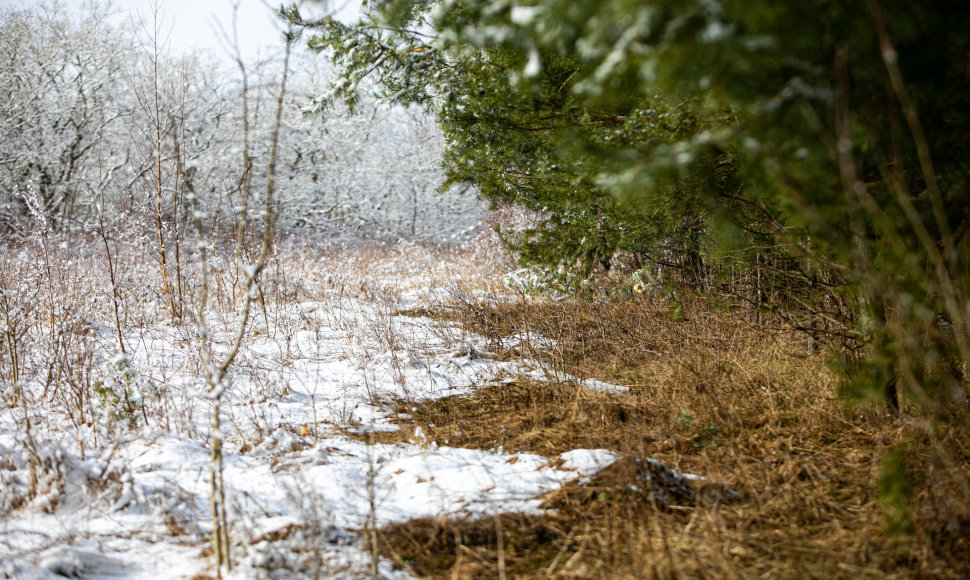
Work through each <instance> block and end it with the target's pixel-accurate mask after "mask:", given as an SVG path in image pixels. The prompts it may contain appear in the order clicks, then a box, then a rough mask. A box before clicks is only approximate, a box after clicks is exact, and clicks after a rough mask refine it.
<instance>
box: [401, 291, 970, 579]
mask: <svg viewBox="0 0 970 580" xmlns="http://www.w3.org/2000/svg"><path fill="white" fill-rule="evenodd" d="M425 314H427V313H425ZM431 314H435V315H437V316H439V317H440V318H446V319H449V320H458V321H460V322H461V323H462V324H464V325H465V326H466V327H467V328H469V329H470V330H474V331H476V332H479V333H481V334H483V335H485V336H488V337H491V338H494V339H499V338H502V337H505V336H509V335H513V334H517V333H521V332H523V331H529V332H531V333H536V334H541V335H542V336H545V337H548V338H550V339H553V340H554V341H555V344H556V346H555V347H554V348H550V349H542V348H538V347H534V346H531V347H530V346H526V347H524V348H522V349H521V350H520V351H519V352H509V351H506V352H504V353H500V356H502V357H515V356H525V357H530V358H537V359H539V360H542V361H544V362H545V363H547V364H550V365H554V366H556V367H558V368H560V369H561V370H563V371H566V372H568V373H570V374H572V375H576V376H581V377H595V378H599V379H603V380H609V381H613V382H616V383H619V384H623V385H626V386H629V387H630V390H629V392H627V393H621V394H607V393H596V392H592V391H589V390H587V389H584V388H582V387H579V386H576V385H572V384H568V383H564V384H548V383H537V382H535V381H528V380H524V379H520V380H516V381H513V382H511V383H509V384H504V385H494V386H490V387H485V388H482V389H480V390H479V391H477V392H476V393H474V394H472V395H470V396H467V397H449V398H445V399H440V400H436V401H427V402H424V403H420V404H418V405H417V406H416V407H415V406H414V405H413V403H412V404H411V405H410V406H409V408H408V411H409V412H410V417H411V418H410V419H408V420H402V423H403V425H402V427H403V428H402V430H401V433H403V435H395V434H390V435H386V436H385V437H388V438H391V439H393V438H394V437H398V438H401V437H404V438H406V437H407V435H408V434H410V433H413V430H414V427H415V426H417V425H419V426H421V427H422V429H423V430H424V432H425V434H426V435H427V437H428V439H429V440H434V441H436V442H437V443H438V444H441V445H445V444H447V445H453V446H464V447H476V448H485V449H490V448H495V447H497V446H499V445H501V446H502V447H503V448H504V449H505V450H506V451H529V452H533V453H540V454H543V455H548V456H552V457H555V456H556V455H557V454H558V453H560V452H562V451H566V450H568V449H573V448H578V447H585V448H607V449H612V450H615V451H618V452H619V453H621V454H623V455H624V456H626V457H627V458H636V457H645V456H649V457H654V458H656V459H658V460H660V461H663V462H664V463H666V464H667V465H669V466H671V467H673V468H675V469H678V470H681V471H686V472H692V473H698V474H703V475H704V476H705V477H707V478H709V480H711V481H723V482H725V483H726V484H727V485H728V486H729V487H730V488H732V489H734V490H736V491H738V492H740V493H742V494H743V496H744V498H745V501H743V502H741V503H724V502H716V501H715V502H705V501H701V500H700V499H698V500H696V501H694V502H693V503H690V502H688V504H687V505H680V506H673V507H664V506H658V505H656V504H655V503H653V502H651V501H648V500H646V499H644V497H643V496H642V495H637V494H631V493H630V492H629V489H630V486H631V485H634V484H635V483H636V481H635V470H633V469H630V468H629V466H630V465H632V463H631V462H630V461H623V462H620V463H618V464H617V465H615V466H613V467H611V468H609V469H607V470H604V471H603V472H601V473H600V474H598V475H597V476H596V477H594V478H592V479H591V481H589V482H588V483H586V484H582V485H580V484H571V485H568V486H566V487H564V488H563V489H561V490H559V491H557V492H555V493H553V494H550V496H549V497H547V498H545V505H546V507H548V508H550V511H549V512H548V513H547V514H546V515H543V516H522V515H513V514H505V515H502V516H501V517H497V518H486V519H484V520H478V521H437V520H418V521H413V522H407V523H404V524H399V525H394V526H389V527H387V528H385V529H384V530H383V541H382V546H383V550H384V553H385V556H388V557H392V558H395V559H397V560H398V561H400V562H402V563H403V564H404V565H407V566H408V567H410V568H411V569H412V570H413V571H414V572H416V573H417V574H419V575H420V576H423V577H429V578H495V577H500V576H501V575H505V576H506V577H509V578H513V577H515V578H546V577H548V578H647V577H649V578H668V577H669V578H695V577H696V578H722V577H723V578H751V577H769V578H776V577H785V578H787V577H797V578H801V577H860V578H869V577H872V578H882V577H900V578H902V577H905V578H909V577H927V578H930V577H932V578H965V577H970V539H968V538H967V535H968V533H970V506H968V505H967V499H968V498H970V492H968V481H970V427H968V416H967V413H966V410H965V409H959V410H955V411H954V414H953V416H952V417H950V418H949V420H946V421H936V422H934V423H932V424H929V423H926V422H924V421H922V420H921V419H919V418H916V417H913V416H909V415H906V414H905V413H904V415H903V416H902V417H901V418H896V417H893V416H890V415H889V414H888V413H885V412H883V411H882V410H881V409H878V408H853V407H851V406H849V405H848V404H847V403H846V402H844V401H841V400H839V398H838V397H837V395H836V384H837V379H836V376H835V375H834V373H833V372H832V371H831V370H830V369H829V366H828V365H827V364H826V360H827V355H826V354H825V353H823V352H812V351H811V350H810V349H809V348H808V345H807V343H805V342H804V341H801V340H800V339H799V338H798V337H796V336H793V335H791V334H790V333H785V332H770V331H767V330H766V329H765V328H763V327H753V326H752V325H750V324H748V323H747V322H746V321H745V318H744V317H743V316H742V315H740V314H736V313H730V312H720V311H716V310H713V309H711V308H708V307H706V306H705V305H704V304H701V303H686V304H685V306H684V314H685V316H684V317H683V318H681V319H679V320H675V318H678V317H672V316H671V315H670V314H671V313H670V307H669V306H667V305H665V304H663V303H650V302H643V301H635V300H627V301H616V302H611V303H601V302H596V301H582V300H570V301H564V302H546V301H536V300H521V301H518V302H511V303H501V304H497V305H494V304H493V305H486V304H481V303H473V302H472V301H470V300H468V301H464V302H463V303H462V304H459V306H458V307H457V308H449V309H447V310H441V311H439V312H433V313H431ZM403 410H404V409H403V408H402V412H403ZM904 410H905V406H904ZM900 445H905V446H906V449H908V451H909V453H908V455H907V457H908V458H909V466H908V467H909V472H910V475H911V477H912V480H913V485H914V487H913V490H914V491H913V493H912V500H911V502H910V504H909V506H908V508H907V509H908V514H909V519H910V528H909V533H908V534H907V535H903V536H889V535H887V534H886V533H885V530H886V518H885V517H884V509H883V507H882V505H881V503H880V493H879V481H880V473H881V472H882V470H881V465H882V462H883V458H884V457H885V456H886V453H887V451H888V450H889V449H891V448H894V446H896V448H898V446H900ZM904 507H905V506H904ZM498 529H501V531H502V542H498V537H499V536H498V534H497V532H496V530H498Z"/></svg>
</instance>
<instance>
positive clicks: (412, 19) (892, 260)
mask: <svg viewBox="0 0 970 580" xmlns="http://www.w3.org/2000/svg"><path fill="white" fill-rule="evenodd" d="M523 4H524V5H523ZM523 4H519V3H515V2H510V1H506V0H497V1H496V0H453V1H441V2H434V1H431V0H377V1H373V2H366V3H365V5H364V8H363V19H362V20H361V21H360V22H359V23H357V24H355V25H351V26H348V25H344V24H340V23H338V22H335V21H332V20H326V21H323V22H319V23H315V24H316V27H317V30H318V35H317V36H316V37H315V38H314V40H313V41H312V46H315V47H317V48H320V49H324V48H329V49H332V50H333V55H334V58H335V59H336V61H337V62H338V63H339V64H341V66H342V68H343V71H344V80H345V83H344V85H343V86H342V87H341V88H342V89H343V91H344V93H345V95H346V96H349V97H350V98H351V100H352V98H353V91H354V89H355V88H356V87H357V86H358V85H359V83H360V82H361V81H362V80H363V79H364V78H365V77H367V76H369V75H374V76H376V78H377V79H378V80H379V84H380V87H381V91H382V92H383V95H384V96H385V97H386V98H389V99H392V100H397V101H401V102H407V103H414V102H420V103H425V104H427V105H428V106H429V107H430V108H432V109H433V110H434V111H435V112H436V114H437V115H438V118H439V121H440V123H441V125H442V128H443V129H444V131H445V134H446V140H447V141H446V143H447V148H448V149H447V153H446V156H447V158H446V164H447V171H448V174H449V176H450V177H451V179H452V180H460V181H470V182H473V183H475V184H477V185H478V186H479V187H480V188H481V191H482V194H483V195H484V196H485V197H487V198H489V199H493V200H498V201H511V202H514V203H517V204H520V205H522V206H524V207H527V208H530V209H534V210H536V211H539V212H540V213H541V215H542V216H543V217H544V218H545V221H544V222H543V223H542V224H541V225H540V226H539V227H538V228H536V229H535V230H533V231H531V232H527V233H526V235H525V236H524V237H523V238H520V242H519V249H520V250H521V251H522V253H523V256H524V257H526V258H527V259H532V260H540V261H544V262H545V263H548V264H560V265H567V266H571V265H575V264H576V263H577V262H578V263H579V265H580V266H581V270H582V271H584V272H586V271H588V270H589V269H590V268H591V267H592V266H593V265H595V264H597V263H598V264H603V265H607V264H609V263H610V262H611V260H613V259H614V258H615V257H616V256H617V252H618V251H626V252H630V253H633V254H635V255H637V256H640V257H641V258H644V259H646V260H653V261H655V262H657V263H661V262H665V261H666V262H674V263H675V264H673V265H677V266H678V267H680V268H681V269H682V271H685V272H691V273H692V275H693V277H694V278H695V280H696V279H697V277H698V273H699V272H701V271H702V270H703V267H704V265H705V264H706V263H709V262H710V261H712V260H714V261H716V260H723V259H724V257H725V256H731V257H733V258H737V259H740V260H741V261H742V263H743V264H745V265H747V266H748V267H750V268H752V269H757V270H758V272H759V273H760V272H762V271H763V272H766V273H769V274H771V277H772V279H773V281H774V282H776V283H777V284H776V286H775V287H776V288H780V289H782V291H776V296H775V297H774V298H773V302H772V303H773V304H776V305H778V306H780V307H782V312H787V313H791V312H794V311H800V312H801V313H802V314H806V313H807V317H803V318H800V319H798V320H797V321H796V324H797V325H801V326H803V327H807V328H810V329H811V330H812V331H814V332H816V333H818V332H822V331H827V332H830V333H831V334H832V335H833V336H840V337H842V338H844V339H848V340H851V341H852V342H853V343H854V344H856V345H863V346H866V347H867V348H863V349H862V351H861V352H863V353H865V358H864V360H862V361H848V360H847V361H846V369H847V377H848V378H849V380H848V381H847V385H848V386H849V387H851V390H855V391H858V392H860V393H864V392H873V391H877V390H881V389H882V388H883V386H885V385H888V387H887V390H886V393H887V394H888V395H889V396H890V400H891V401H894V400H895V388H896V385H897V384H901V385H903V386H904V387H906V390H907V392H908V393H909V394H910V395H912V397H913V400H915V401H917V402H918V403H919V404H920V405H922V406H923V408H928V409H930V408H932V409H939V408H940V407H939V405H941V404H944V403H946V402H947V401H952V400H953V398H954V397H956V398H963V397H966V396H967V388H966V385H967V377H966V362H967V360H968V359H970V339H968V335H970V293H968V287H970V264H968V258H967V256H970V251H968V250H970V247H968V246H970V228H968V225H967V224H968V212H970V203H968V202H970V199H968V197H970V196H968V194H967V184H968V172H970V165H968V163H970V162H968V156H967V150H966V149H967V142H968V140H967V130H968V127H970V123H968V122H967V121H968V119H967V115H968V114H970V106H968V105H970V103H968V102H967V101H968V92H967V90H966V89H967V87H968V86H970V58H968V57H970V54H968V52H970V51H968V43H970V40H968V37H967V36H966V35H965V33H964V31H965V30H966V29H967V25H968V24H970V7H968V6H967V5H965V4H964V3H959V2H956V1H955V0H941V1H937V2H931V3H919V4H915V3H908V2H903V1H902V0H871V1H870V2H866V3H849V4H846V3H841V2H834V1H830V0H813V1H811V2H802V3H787V4H786V3H782V4H778V3H775V2H768V1H766V0H755V1H754V2H751V1H745V2H741V1H738V0H720V1H719V0H700V1H698V2H678V1H674V0H651V1H649V2H641V1H633V0H596V1H593V0H543V1H542V2H528V1H527V2H524V3H523ZM290 16H291V17H293V18H297V17H298V15H297V14H296V13H295V12H291V13H290ZM674 258H676V259H674ZM760 290H761V288H760V287H759V292H758V295H759V296H761V295H762V294H761V292H760ZM786 298H787V299H788V301H787V303H786V302H785V299H786ZM826 304H829V305H831V304H835V305H836V306H837V307H838V308H835V309H834V310H833V309H830V310H829V312H824V309H825V308H826ZM796 305H797V308H795V306H796ZM832 312H836V313H841V318H842V321H843V322H845V321H848V322H850V323H851V324H852V325H853V326H851V327H847V326H842V327H840V326H838V325H835V326H832V325H824V324H822V325H819V324H816V323H817V322H818V321H819V320H822V321H824V320H831V318H832ZM813 317H814V322H813Z"/></svg>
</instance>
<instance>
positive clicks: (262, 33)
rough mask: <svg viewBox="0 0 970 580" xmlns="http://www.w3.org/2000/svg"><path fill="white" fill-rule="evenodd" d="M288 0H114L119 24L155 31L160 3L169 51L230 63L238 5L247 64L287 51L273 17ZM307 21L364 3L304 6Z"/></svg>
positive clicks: (349, 0)
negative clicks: (198, 53)
mask: <svg viewBox="0 0 970 580" xmlns="http://www.w3.org/2000/svg"><path fill="white" fill-rule="evenodd" d="M281 1H282V0H112V2H111V4H112V5H113V6H115V7H116V8H117V10H118V11H119V15H118V21H117V22H118V24H120V25H123V26H128V27H130V26H132V24H131V23H132V22H135V23H137V22H138V19H139V16H140V17H141V18H142V19H143V20H144V22H145V26H146V27H147V28H148V29H149V30H150V29H151V28H152V19H153V16H152V13H153V10H152V6H153V5H154V4H155V3H156V2H157V3H158V5H159V16H160V17H161V20H160V21H161V22H162V26H161V31H162V33H161V38H162V39H163V40H164V39H166V38H167V39H168V45H167V47H166V48H167V49H168V51H169V53H170V54H171V55H173V56H178V55H179V54H181V53H187V52H192V51H194V50H195V49H199V48H202V49H207V50H209V51H211V52H212V53H213V54H214V55H216V56H218V57H219V58H221V59H224V60H228V59H229V58H230V53H229V52H228V51H229V50H231V49H230V48H229V47H227V46H226V44H225V42H224V40H223V38H222V36H223V35H222V33H221V32H219V30H223V31H225V34H227V35H229V38H230V39H231V37H232V21H233V18H232V15H233V5H234V4H236V5H238V12H237V27H238V34H239V43H240V45H241V46H240V48H241V50H242V54H243V57H244V58H245V59H246V60H250V59H253V58H257V57H260V58H265V57H268V56H271V55H272V54H274V53H275V52H277V49H278V48H279V47H280V46H281V40H280V39H281V30H282V28H281V26H280V24H279V23H278V20H277V18H276V17H275V16H274V14H273V7H276V6H278V5H279V4H280V3H281ZM39 3H40V1H39V0H35V1H32V0H0V8H3V7H22V6H32V5H35V4H39ZM61 4H62V5H63V6H66V7H67V8H69V9H71V10H78V9H80V7H81V6H82V5H83V1H82V0H63V1H62V2H61ZM302 4H303V6H302V7H301V11H302V12H303V13H304V15H305V16H317V15H320V14H326V13H327V12H329V11H330V10H333V9H336V10H337V12H338V17H340V18H341V19H349V18H352V17H353V15H354V14H356V10H357V6H358V5H359V4H360V2H359V0H310V1H304V2H302Z"/></svg>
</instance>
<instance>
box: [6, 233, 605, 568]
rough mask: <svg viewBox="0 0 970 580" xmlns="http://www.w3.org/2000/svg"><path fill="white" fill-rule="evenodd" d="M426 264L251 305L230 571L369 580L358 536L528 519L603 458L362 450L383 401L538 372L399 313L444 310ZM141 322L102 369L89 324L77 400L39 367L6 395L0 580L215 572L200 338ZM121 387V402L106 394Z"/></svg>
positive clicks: (221, 333)
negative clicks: (520, 515) (454, 522)
mask: <svg viewBox="0 0 970 580" xmlns="http://www.w3.org/2000/svg"><path fill="white" fill-rule="evenodd" d="M405 253H407V252H399V253H398V258H397V259H398V260H400V259H401V258H402V257H403V255H404V254H405ZM411 253H413V252H411ZM392 258H393V257H392ZM411 258H415V256H411ZM421 259H423V260H424V261H425V262H426V263H425V265H424V266H421V265H420V261H421ZM433 259H434V258H433V257H432V256H430V255H424V256H423V258H422V257H421V256H418V257H417V263H418V266H417V267H416V268H414V271H413V272H411V271H409V270H408V269H407V268H402V267H401V265H400V264H396V265H394V264H390V265H388V264H369V265H367V266H366V267H364V268H357V269H356V270H354V269H353V268H352V267H351V266H349V265H348V264H350V262H348V261H344V262H339V263H330V264H328V263H327V262H326V261H325V260H322V261H320V262H319V263H317V264H316V265H315V266H313V267H312V268H303V269H294V271H293V272H291V274H290V275H291V276H297V277H299V278H300V281H299V284H298V285H299V286H300V287H301V288H302V289H303V290H302V291H300V292H295V293H293V294H294V295H292V296H290V297H288V298H286V299H280V300H276V301H274V300H267V301H266V307H265V309H263V308H262V307H257V308H256V309H255V310H254V317H253V319H252V323H251V325H250V331H249V333H248V337H247V340H246V341H245V343H244V346H243V350H242V352H241V355H240V358H239V359H238V360H237V361H236V363H235V364H234V365H233V366H232V368H231V370H230V374H229V379H228V381H227V385H228V388H227V390H226V393H225V395H224V397H223V398H222V408H221V412H222V426H221V434H222V436H223V438H224V441H225V471H224V479H225V484H226V489H225V493H226V503H227V505H228V506H229V514H228V519H229V522H230V526H231V529H230V537H231V541H232V546H231V555H232V560H233V563H234V567H233V571H232V573H231V577H233V578H266V577H279V578H294V577H320V576H324V577H331V576H336V577H357V576H365V575H367V574H368V570H369V569H370V566H371V556H370V555H369V552H368V550H367V549H366V547H365V541H364V539H363V538H364V534H362V530H365V529H367V526H368V525H373V524H375V523H376V525H377V526H382V525H385V524H388V523H392V522H402V521H406V520H410V519H412V518H418V517H443V518H452V517H462V516H480V515H489V514H495V513H501V512H508V511H520V512H535V511H537V510H539V503H540V502H539V500H538V499H537V498H538V497H539V496H540V495H542V494H544V493H546V492H548V491H550V490H553V489H556V488H557V487H559V486H561V485H562V484H563V483H565V482H567V481H570V480H573V479H575V478H579V477H584V476H587V475H590V474H592V473H594V472H595V471H597V470H598V469H600V468H602V467H604V466H606V465H608V464H610V463H611V462H612V461H614V460H615V459H616V456H615V455H614V454H613V453H611V452H608V451H604V450H573V451H570V452H568V453H564V454H563V455H562V456H561V458H554V457H542V456H537V455H530V454H522V453H520V454H509V453H505V452H503V451H502V449H501V448H498V449H494V450H491V451H481V450H472V449H461V448H454V447H448V446H446V445H441V446H438V445H436V444H435V443H430V444H429V443H428V441H427V440H426V439H425V438H424V437H423V435H422V433H421V432H420V430H418V431H417V432H415V433H413V434H410V435H411V437H410V443H401V444H394V445H384V444H373V445H368V444H366V443H364V442H362V440H366V439H367V437H366V433H367V432H370V431H381V430H394V429H397V426H396V425H395V424H394V423H392V421H391V419H392V418H393V417H392V414H393V413H394V410H393V409H394V404H393V403H394V402H395V401H418V400H422V399H426V398H430V397H442V396H447V395H455V394H461V393H467V392H470V391H471V390H473V389H475V388H476V387H478V386H480V385H484V384H495V383H496V382H499V383H500V382H501V381H503V380H505V379H510V378H512V377H515V376H518V375H522V374H529V375H532V376H536V377H541V376H544V375H545V374H546V373H551V372H552V371H547V370H546V369H544V368H542V367H541V366H540V365H538V364H537V363H534V362H531V361H527V360H526V361H512V362H499V361H495V360H492V359H490V358H488V356H487V353H488V352H489V350H490V349H493V348H495V347H496V346H497V345H495V344H489V342H488V341H486V340H485V339H483V338H482V337H479V336H476V335H472V334H469V333H467V332H464V331H462V330H461V329H459V328H458V327H457V326H454V325H449V324H448V323H443V322H439V321H434V320H431V319H428V318H422V317H414V316H405V315H403V314H401V312H402V311H403V310H405V309H410V310H411V311H412V312H413V311H414V310H413V309H415V308H418V307H422V306H429V305H435V304H441V303H442V302H446V301H448V300H449V296H450V295H452V294H453V293H454V292H456V288H459V287H460V283H461V276H458V275H457V274H455V273H453V272H448V271H447V270H446V269H442V268H440V267H439V266H440V265H435V264H433V263H430V262H428V261H429V260H433ZM392 261H394V260H393V259H392ZM409 272H410V273H409ZM460 291H467V290H460ZM496 299H500V298H496ZM234 312H235V310H233V309H231V308H224V309H222V311H219V309H214V311H213V313H212V315H211V316H210V321H209V323H208V328H207V329H206V332H208V333H209V334H210V336H211V337H212V339H213V340H214V342H215V344H216V345H217V347H216V350H217V352H218V351H219V349H225V348H227V345H228V344H229V342H230V341H231V337H232V335H233V332H234V331H235V328H236V325H237V321H236V319H235V316H236V315H235V314H234ZM146 318H147V319H149V320H154V322H151V323H144V324H142V325H140V326H138V327H132V328H126V329H125V337H124V338H125V343H126V344H127V346H128V349H127V350H128V360H129V361H130V363H129V364H130V368H127V369H126V368H124V363H119V359H117V358H114V359H113V358H112V357H113V355H114V347H113V345H114V344H115V343H116V341H115V339H114V334H113V326H112V323H111V321H110V320H108V319H105V320H88V322H87V324H86V325H85V327H84V328H83V329H80V330H78V331H77V332H79V333H80V334H81V335H82V336H80V337H79V338H78V341H79V344H82V345H84V348H86V349H87V351H86V352H89V353H90V355H89V358H88V359H87V360H90V361H94V362H93V363H90V364H89V365H88V366H89V367H91V368H93V369H94V372H90V373H88V375H86V376H87V378H85V379H84V380H86V381H87V383H86V384H85V383H83V381H81V387H80V390H78V389H79V388H78V387H70V388H69V386H65V387H62V388H57V387H56V386H52V385H47V386H45V384H44V382H43V380H42V379H43V376H41V374H38V375H37V376H35V377H33V379H30V378H28V380H25V381H22V383H21V386H22V388H23V389H24V391H25V395H26V397H25V398H24V399H23V400H22V401H21V402H20V403H15V402H12V401H14V398H13V397H11V396H9V393H5V395H7V396H6V403H5V404H4V406H3V408H2V409H0V508H2V510H3V514H4V518H3V520H2V523H0V577H10V578H56V577H61V576H69V577H75V578H132V579H134V578H192V577H193V576H196V575H199V574H214V570H213V568H212V561H213V558H212V556H211V552H210V542H209V540H208V536H209V534H210V532H211V529H212V518H211V513H210V506H209V501H210V496H211V487H210V486H211V484H210V463H211V460H210V454H211V448H210V447H211V445H210V444H211V440H212V439H211V435H212V432H211V426H210V425H211V410H212V405H213V402H212V400H211V399H210V398H209V397H207V396H206V392H207V390H208V389H207V387H206V386H205V384H204V381H203V378H202V377H203V376H204V372H203V371H204V369H203V368H202V366H203V365H202V363H201V361H202V360H203V359H202V358H201V356H200V352H199V340H198V336H199V333H200V329H199V328H198V327H196V326H192V325H190V324H183V325H173V324H172V322H171V321H170V319H168V318H167V317H166V316H165V315H164V313H163V312H161V311H160V312H159V314H158V315H157V316H154V317H146ZM508 340H512V341H514V340H534V341H541V340H544V339H543V337H510V338H509V339H508ZM81 362H82V361H81V360H80V357H79V360H78V365H79V366H80V365H81ZM92 381H93V383H92ZM124 384H127V385H128V386H129V391H130V395H129V397H130V400H129V401H123V400H121V399H120V398H117V397H116V398H115V399H112V398H111V393H114V394H116V395H117V394H118V393H124V386H123V385H124ZM589 386H590V388H600V389H603V388H606V389H608V388H610V386H609V385H605V384H603V383H595V384H590V385H589ZM72 388H74V389H75V390H78V392H79V393H80V395H79V397H80V396H83V393H89V394H90V393H98V394H95V395H93V396H92V397H91V401H89V402H87V403H82V404H80V405H78V404H73V403H72V399H71V397H70V396H68V395H67V394H65V393H68V394H69V393H71V392H74V391H72V390H71V389H72ZM5 389H7V386H5ZM85 389H86V390H85ZM75 403H76V402H75ZM85 404H87V407H86V408H85V407H84V405H85ZM355 434H356V435H357V436H356V437H351V435H355ZM361 435H364V436H363V437H362V436H361ZM557 459H561V461H553V460H557ZM31 490H33V493H31ZM379 569H380V574H381V576H382V577H389V578H390V577H394V578H396V577H409V575H408V573H407V572H406V571H402V570H395V569H393V568H392V565H391V563H390V562H388V561H382V562H380V563H379Z"/></svg>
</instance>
